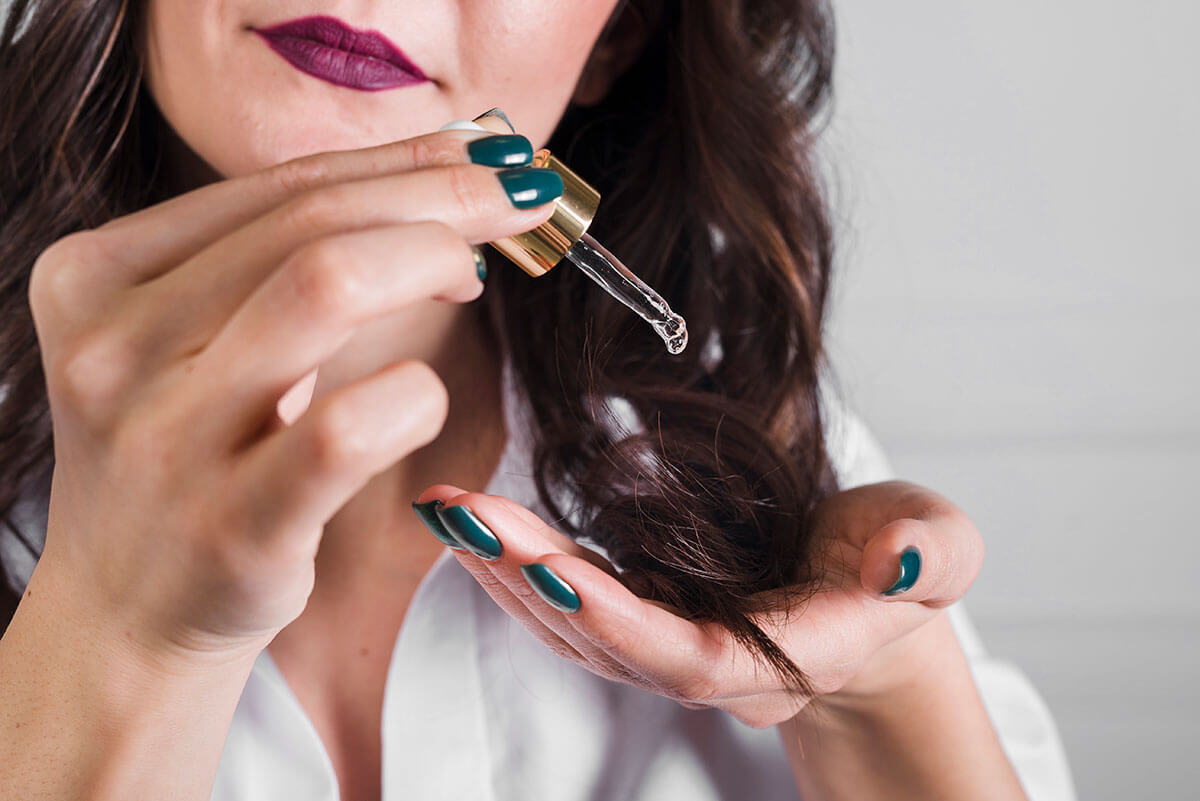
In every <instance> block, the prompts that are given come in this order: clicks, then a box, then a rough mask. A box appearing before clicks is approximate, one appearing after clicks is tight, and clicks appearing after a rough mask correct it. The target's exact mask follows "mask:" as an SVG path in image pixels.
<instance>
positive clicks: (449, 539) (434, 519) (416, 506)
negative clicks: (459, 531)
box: [412, 498, 466, 551]
mask: <svg viewBox="0 0 1200 801" xmlns="http://www.w3.org/2000/svg"><path fill="white" fill-rule="evenodd" d="M444 505H445V504H443V503H442V501H441V499H440V498H434V499H433V500H432V501H426V502H425V503H417V502H416V501H413V505H412V508H413V511H414V512H416V513H417V517H419V518H421V522H422V523H424V524H425V527H426V528H428V529H429V530H430V531H432V532H433V536H435V537H437V538H438V539H439V540H441V541H442V542H444V543H446V544H447V545H449V546H450V547H451V548H453V549H454V550H456V551H465V550H466V548H464V547H462V545H460V544H459V542H458V540H456V539H454V535H453V534H451V533H450V532H449V531H447V530H446V527H445V526H443V525H442V521H441V520H438V516H437V515H436V514H434V510H435V509H437V508H438V507H439V506H444Z"/></svg>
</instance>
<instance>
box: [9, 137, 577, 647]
mask: <svg viewBox="0 0 1200 801" xmlns="http://www.w3.org/2000/svg"><path fill="white" fill-rule="evenodd" d="M480 136H482V134H480V133H474V132H468V131H443V132H439V133H434V134H429V135H426V136H420V137H416V138H413V139H408V140H405V141H401V142H396V143H392V144H387V145H382V146H378V147H372V148H368V149H364V150H356V151H343V152H330V153H320V154H316V155H312V156H306V157H303V158H299V159H295V160H292V161H288V162H286V163H283V164H279V165H277V166H274V167H271V168H269V169H266V170H263V171H261V172H258V173H254V174H252V175H248V176H244V177H238V178H234V179H230V180H225V181H220V182H218V183H214V184H211V185H208V186H205V187H202V188H200V189H197V190H195V191H192V192H189V193H187V194H184V195H180V196H179V197H176V198H173V199H171V200H169V201H166V202H164V203H161V204H159V205H156V206H153V207H150V208H147V209H144V210H141V211H139V212H137V213H134V214H131V215H128V216H125V217H121V218H118V219H115V220H113V221H111V222H109V223H108V224H106V225H103V226H101V227H99V228H96V229H93V230H86V231H81V232H78V233H73V234H71V235H69V236H67V237H65V238H63V239H61V240H59V241H58V242H56V243H55V244H54V245H52V246H51V247H50V248H48V249H47V250H46V251H45V252H44V253H43V254H42V255H41V256H40V257H39V259H38V261H37V263H36V264H35V265H34V269H33V273H32V276H31V279H30V291H29V300H30V305H31V308H32V311H33V316H34V321H35V325H36V329H37V335H38V340H39V343H40V346H41V353H42V363H43V367H44V370H45V375H46V383H47V387H48V392H49V399H50V409H51V416H52V420H53V428H54V448H55V458H56V465H55V471H54V477H53V483H52V492H51V498H50V514H49V524H48V530H47V536H46V545H45V549H44V551H43V555H42V558H41V562H40V563H39V570H48V571H50V574H51V575H52V576H53V577H54V584H53V586H54V587H56V588H58V589H59V590H60V591H63V592H67V593H69V594H70V595H71V598H69V599H63V600H64V601H65V602H69V604H70V606H71V607H72V608H75V609H87V610H88V620H89V622H93V623H94V622H96V621H100V620H104V621H112V622H113V627H112V628H106V631H108V632H110V633H111V636H114V637H116V636H119V637H122V638H124V639H126V640H127V641H129V642H132V643H133V644H134V645H135V646H138V647H140V648H143V649H145V650H146V652H148V653H149V654H150V655H151V656H152V657H154V658H155V659H159V660H170V661H172V662H174V661H175V660H176V658H182V659H183V660H185V661H187V660H197V661H204V660H207V659H211V658H213V657H215V658H216V659H218V660H220V659H224V658H226V657H241V656H245V655H246V654H250V653H257V652H258V651H259V650H261V649H262V648H263V647H265V646H266V644H267V643H269V642H270V640H271V639H272V638H273V637H274V635H275V634H276V633H277V632H278V631H279V630H280V629H281V628H283V627H284V626H285V625H287V624H288V623H289V622H290V621H292V620H293V619H295V618H296V617H297V616H298V615H299V614H300V612H301V610H302V609H303V608H304V606H305V604H306V602H307V598H308V595H309V593H310V592H311V590H312V587H313V581H314V556H315V554H316V551H317V546H318V543H319V541H320V538H321V534H322V530H323V527H324V524H325V522H326V521H327V520H329V519H330V518H331V517H332V516H333V515H334V513H335V512H336V511H337V510H338V509H339V508H340V507H341V506H342V505H343V504H345V503H346V501H348V500H349V499H350V497H351V496H353V495H354V494H355V493H356V492H357V491H358V490H359V489H360V488H361V487H362V486H363V485H364V484H365V483H366V482H367V481H368V480H369V479H370V478H371V477H372V476H373V475H375V474H376V473H378V472H380V471H382V470H384V469H386V468H387V467H388V466H390V465H392V464H393V463H395V462H396V461H398V460H399V459H401V458H403V457H404V456H405V455H406V454H408V453H410V452H412V451H414V450H416V449H417V448H420V447H421V446H423V445H425V444H427V443H429V442H430V441H432V440H433V439H434V438H435V437H436V436H437V434H438V432H439V431H440V429H441V427H442V425H443V423H444V422H445V418H446V413H447V404H448V398H447V392H446V388H445V386H444V385H443V384H442V382H441V381H440V379H439V378H438V376H437V374H436V373H435V372H434V371H433V369H432V368H430V367H429V366H428V365H427V364H425V363H423V362H420V361H415V360H409V361H402V362H399V363H397V364H393V365H390V366H388V367H386V368H384V369H382V370H380V371H379V372H377V373H376V374H374V375H372V376H369V377H367V378H365V379H363V380H360V381H357V382H354V383H352V384H350V385H348V386H345V387H343V388H340V389H339V390H337V391H335V392H332V393H330V394H328V395H325V396H323V397H321V398H319V399H318V400H316V401H313V402H312V404H311V405H310V406H309V408H307V410H306V411H304V413H303V414H302V415H300V416H299V417H298V419H296V420H295V421H294V422H291V421H286V422H290V423H291V424H290V425H288V424H285V421H281V420H280V417H279V412H278V404H279V401H280V398H281V397H282V396H284V395H285V393H287V391H288V390H289V389H290V388H293V387H295V386H296V385H297V384H298V382H300V381H301V380H302V379H304V378H305V377H306V376H307V377H311V375H312V373H313V371H314V370H315V369H316V368H317V367H319V365H320V364H321V363H322V362H323V361H324V360H326V359H328V358H329V357H330V356H332V355H333V354H334V353H335V352H336V351H337V350H338V349H339V348H340V347H341V346H342V345H343V344H344V343H345V342H346V341H347V340H348V339H349V338H350V337H351V336H352V335H353V333H354V332H355V329H356V328H357V327H358V326H360V325H362V324H364V323H366V322H368V321H369V320H372V319H375V318H378V317H380V316H383V315H387V314H389V313H394V312H396V311H397V310H399V309H401V307H404V306H405V305H407V304H411V303H414V302H417V301H422V300H428V299H434V300H441V301H448V302H466V301H470V300H473V299H475V298H476V297H478V295H479V294H480V292H481V291H482V284H481V283H480V280H479V278H478V276H477V274H476V268H475V260H474V254H473V253H472V249H471V244H473V243H481V242H486V241H490V240H494V239H498V238H501V237H505V236H510V235H513V234H517V233H520V232H523V231H527V230H530V229H532V228H534V227H536V226H537V225H539V224H540V223H541V222H543V221H545V220H546V219H548V218H549V216H550V213H551V211H552V204H551V203H549V201H550V200H553V198H554V197H556V196H557V195H556V194H554V192H555V188H551V189H550V190H549V192H550V194H544V195H542V196H539V197H537V198H536V200H535V202H538V203H539V205H537V206H534V207H533V208H525V209H520V208H517V207H516V206H515V205H514V203H513V201H511V200H510V196H509V194H508V192H507V191H506V189H505V186H504V185H502V183H501V181H500V180H498V178H497V175H496V172H497V170H496V169H494V168H492V167H489V166H485V165H481V164H472V163H470V160H469V157H468V153H467V149H466V142H467V141H469V140H470V139H474V138H478V137H480ZM525 144H526V146H527V143H525ZM539 172H542V173H550V171H548V170H545V171H539ZM543 177H544V178H547V179H548V181H547V183H550V184H552V185H553V183H554V179H556V178H557V175H555V174H553V173H550V175H543ZM561 191H562V190H561V181H559V182H558V184H557V192H561ZM96 634H97V635H99V633H98V632H96Z"/></svg>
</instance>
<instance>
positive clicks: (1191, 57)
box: [827, 0, 1200, 801]
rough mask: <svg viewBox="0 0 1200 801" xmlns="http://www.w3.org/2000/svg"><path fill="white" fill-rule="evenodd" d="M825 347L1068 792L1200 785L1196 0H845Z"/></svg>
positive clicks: (1134, 793) (1185, 792)
mask: <svg viewBox="0 0 1200 801" xmlns="http://www.w3.org/2000/svg"><path fill="white" fill-rule="evenodd" d="M836 11H837V22H838V25H839V45H840V48H841V49H840V52H839V55H838V72H837V81H836V95H837V99H836V102H835V110H834V116H833V122H832V125H831V128H830V130H829V133H828V137H827V150H828V156H827V160H828V161H829V162H830V163H831V166H832V169H831V172H832V174H833V175H834V176H835V177H834V182H835V187H836V190H837V192H836V193H837V195H838V197H839V199H838V201H837V206H838V209H839V219H840V222H839V227H840V239H839V245H840V248H841V251H840V254H839V262H838V270H839V274H838V277H837V288H836V292H835V303H834V312H833V323H832V326H831V330H830V341H831V351H832V354H833V356H832V358H833V363H834V365H835V368H836V371H837V374H838V376H839V378H840V380H841V382H842V385H843V387H844V388H845V390H846V391H847V394H848V395H849V397H850V399H851V402H852V404H853V405H854V406H855V407H856V408H857V409H858V410H859V411H860V412H861V413H862V414H863V416H864V417H865V419H866V420H867V421H868V423H870V424H871V425H872V427H873V428H874V430H875V433H876V434H877V435H878V436H879V438H880V439H881V441H882V442H883V444H884V446H885V448H886V449H887V450H888V453H889V456H890V457H891V459H892V461H893V463H894V465H895V466H896V468H897V470H898V471H900V472H901V473H902V474H903V475H904V476H905V477H907V478H911V479H913V480H916V481H919V482H921V483H925V484H927V485H929V486H931V487H934V488H936V489H938V490H939V491H941V492H943V493H945V494H946V495H948V496H949V497H950V498H951V499H952V500H954V501H956V502H958V503H959V504H960V505H962V506H963V507H964V508H965V509H966V510H967V511H968V512H969V513H970V514H971V515H972V516H973V518H974V519H975V520H976V522H977V523H978V524H979V526H980V528H981V530H982V531H983V533H984V537H985V540H986V542H987V547H988V555H987V558H986V560H985V564H984V568H983V571H982V573H981V575H980V578H979V580H978V581H977V582H976V584H975V586H974V587H973V588H972V589H971V592H970V593H969V595H968V596H967V601H966V606H967V608H968V610H969V611H970V612H971V613H972V616H973V617H974V619H975V622H976V623H977V625H978V627H979V628H980V631H981V633H982V635H983V637H984V640H985V642H986V643H987V645H988V646H989V648H990V650H991V651H992V652H993V653H994V654H997V655H999V656H1002V657H1006V658H1009V659H1011V660H1012V661H1014V662H1016V663H1018V664H1020V665H1021V666H1022V667H1023V668H1024V669H1025V670H1026V672H1027V673H1028V674H1029V675H1030V677H1031V678H1032V679H1033V681H1034V683H1035V684H1036V685H1037V686H1038V687H1039V689H1040V690H1041V691H1042V692H1043V694H1044V695H1045V697H1046V699H1047V701H1048V703H1049V705H1050V707H1051V709H1052V710H1053V711H1054V713H1055V717H1056V719H1057V720H1058V722H1059V726H1060V729H1061V731H1062V734H1063V739H1064V742H1065V745H1066V748H1067V751H1068V754H1069V756H1070V758H1071V763H1072V768H1073V773H1074V774H1075V779H1076V784H1077V787H1078V791H1079V797H1080V798H1081V799H1090V800H1091V801H1106V800H1107V799H1121V800H1122V801H1124V799H1127V798H1130V797H1143V798H1161V799H1175V798H1180V799H1182V798H1189V799H1190V798H1196V797H1197V795H1198V794H1200V789H1197V788H1198V787H1200V760H1197V759H1196V758H1195V756H1194V755H1193V751H1194V749H1195V747H1196V746H1197V745H1200V722H1198V721H1200V695H1198V691H1197V685H1196V681H1197V677H1200V592H1198V591H1197V587H1196V584H1197V579H1196V577H1197V573H1198V572H1200V537H1197V521H1196V511H1195V510H1196V504H1195V500H1194V499H1195V498H1196V497H1197V496H1198V495H1200V493H1198V492H1197V489H1196V485H1197V483H1198V482H1200V416H1198V414H1197V411H1198V410H1200V368H1198V367H1197V365H1198V364H1200V327H1198V326H1197V325H1196V322H1195V320H1196V312H1195V309H1196V308H1197V306H1198V304H1200V269H1198V268H1200V258H1198V257H1197V255H1196V254H1197V231H1198V229H1200V225H1198V224H1197V220H1198V219H1200V157H1198V156H1197V153H1196V148H1197V147H1198V146H1200V47H1198V46H1197V45H1196V41H1195V37H1196V31H1197V30H1200V5H1197V4H1194V3H1185V2H1167V1H1166V0H1149V1H1148V2H1143V3H1118V2H1113V0H1104V1H1102V2H1083V0H1059V2H1055V3H1045V2H1033V1H1032V0H1016V2H1011V1H1010V2H1003V3H1000V2H984V3H967V2H947V1H945V0H943V1H942V2H937V1H934V2H922V3H916V4H912V3H894V2H885V1H884V0H874V1H871V0H859V1H858V2H854V3H849V2H847V3H839V4H837V7H836Z"/></svg>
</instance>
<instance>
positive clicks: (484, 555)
mask: <svg viewBox="0 0 1200 801" xmlns="http://www.w3.org/2000/svg"><path fill="white" fill-rule="evenodd" d="M435 512H436V514H437V516H438V519H439V520H441V521H442V524H443V525H445V526H446V528H447V529H449V530H450V533H451V534H453V535H454V538H455V539H457V540H458V541H459V542H460V543H462V544H463V545H464V546H466V549H467V550H468V551H470V552H471V553H473V554H475V555H476V556H478V557H479V558H480V559H485V560H487V561H489V562H494V561H495V560H497V559H499V558H500V552H501V551H502V550H503V549H502V548H501V546H500V539H499V538H498V537H497V536H496V535H495V534H493V533H492V530H491V529H490V528H488V527H487V526H485V525H484V524H483V521H482V520H480V519H479V518H478V517H476V516H475V513H474V512H472V511H471V510H470V509H468V508H467V507H465V506H442V507H439V508H438V509H436V510H435Z"/></svg>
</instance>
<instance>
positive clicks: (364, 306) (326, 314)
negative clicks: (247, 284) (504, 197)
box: [189, 223, 483, 442]
mask: <svg viewBox="0 0 1200 801" xmlns="http://www.w3.org/2000/svg"><path fill="white" fill-rule="evenodd" d="M397 262H400V263H399V264H398V263H397ZM482 288H483V284H482V283H481V282H480V281H479V278H478V276H477V274H476V272H475V258H474V255H473V253H472V250H471V247H470V246H469V245H468V244H467V243H466V242H465V241H464V240H463V239H462V238H461V237H460V236H459V235H458V233H457V232H456V231H454V230H453V229H451V228H449V227H448V226H445V225H442V224H439V223H414V224H409V225H399V226H387V227H379V228H370V229H366V230H362V231H352V232H349V233H345V234H340V235H338V236H334V237H328V238H326V239H323V240H320V241H319V242H317V243H314V244H312V245H310V246H308V247H306V248H302V249H301V250H299V251H297V252H296V253H295V254H293V256H292V257H290V258H289V259H288V260H287V261H286V262H285V263H284V264H283V265H281V266H280V268H279V269H278V270H277V271H276V272H275V273H274V274H272V275H271V276H270V277H269V278H268V279H267V280H266V282H265V283H264V284H263V285H262V286H261V287H259V288H258V289H257V290H256V291H255V292H254V293H253V294H252V295H251V296H250V298H249V299H248V300H247V301H246V302H245V303H244V304H243V305H242V307H241V308H239V309H238V310H237V311H236V312H235V313H234V314H233V316H232V318H231V319H230V320H229V321H228V322H227V324H226V325H225V327H224V328H223V329H222V330H221V331H220V332H219V333H218V334H217V335H216V337H215V338H214V339H213V340H212V341H211V342H210V343H209V344H208V345H207V347H205V348H204V349H203V350H202V351H201V352H200V353H199V354H198V355H197V356H195V357H194V364H193V365H192V367H191V373H190V376H189V381H191V382H192V383H194V384H195V394H194V395H193V396H192V397H195V398H197V403H199V404H201V405H206V404H208V403H210V402H213V400H212V399H214V398H220V399H221V403H220V406H221V408H222V410H223V413H222V414H221V415H219V416H217V415H213V416H210V419H209V420H208V421H207V422H206V424H205V429H206V433H207V435H208V436H213V437H218V438H220V441H223V442H230V441H235V442H241V441H242V438H244V437H245V436H248V435H249V434H253V433H254V432H256V431H258V429H259V428H260V427H261V426H262V425H263V423H264V421H265V420H268V419H270V418H272V417H273V416H274V415H275V414H276V409H277V406H278V403H279V400H280V398H281V397H282V396H283V395H284V393H285V392H288V391H289V390H290V388H291V387H293V386H294V385H296V383H297V382H298V381H300V379H301V378H302V377H303V376H305V375H306V374H308V373H310V372H311V371H312V370H314V369H315V368H317V367H318V366H319V365H320V364H321V363H323V362H324V361H325V360H327V359H328V358H330V357H331V356H332V355H333V354H334V353H335V352H336V351H337V350H338V349H339V348H340V347H341V346H342V345H344V344H345V342H346V341H347V340H348V339H349V338H350V337H351V336H352V335H353V333H354V331H355V330H356V328H357V327H358V326H360V325H362V324H364V323H366V322H368V321H370V320H372V319H376V318H379V317H381V316H384V315H387V314H389V313H392V312H394V311H395V310H397V309H399V308H402V307H404V306H406V305H408V304H411V303H413V302H416V301H419V300H424V299H427V298H443V299H446V300H453V301H459V302H463V301H467V300H471V299H473V298H475V297H478V295H479V293H480V292H481V291H482Z"/></svg>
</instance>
